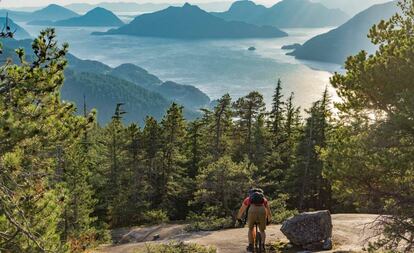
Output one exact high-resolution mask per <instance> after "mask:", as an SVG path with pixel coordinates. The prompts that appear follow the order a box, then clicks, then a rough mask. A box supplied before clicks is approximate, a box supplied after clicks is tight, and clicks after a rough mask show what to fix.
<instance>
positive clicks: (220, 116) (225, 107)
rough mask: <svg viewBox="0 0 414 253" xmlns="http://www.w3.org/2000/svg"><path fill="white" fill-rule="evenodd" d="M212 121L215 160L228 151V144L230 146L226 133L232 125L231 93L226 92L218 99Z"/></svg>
mask: <svg viewBox="0 0 414 253" xmlns="http://www.w3.org/2000/svg"><path fill="white" fill-rule="evenodd" d="M212 121H213V126H212V128H213V129H212V131H213V132H214V138H213V139H214V146H213V152H214V154H215V155H214V157H215V160H217V159H219V157H221V156H222V155H223V154H224V153H225V152H226V146H228V143H226V135H227V134H228V132H229V130H230V127H231V125H232V110H231V97H230V95H229V94H225V95H224V96H222V97H221V98H220V99H219V100H218V103H217V105H216V106H215V107H214V112H213V119H212Z"/></svg>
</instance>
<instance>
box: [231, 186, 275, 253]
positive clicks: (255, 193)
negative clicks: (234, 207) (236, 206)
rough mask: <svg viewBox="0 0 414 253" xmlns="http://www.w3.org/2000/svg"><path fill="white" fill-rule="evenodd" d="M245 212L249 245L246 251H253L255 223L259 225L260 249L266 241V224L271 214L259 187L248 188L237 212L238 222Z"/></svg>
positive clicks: (268, 222)
mask: <svg viewBox="0 0 414 253" xmlns="http://www.w3.org/2000/svg"><path fill="white" fill-rule="evenodd" d="M244 213H246V214H247V224H248V228H249V230H248V239H249V246H247V251H249V252H253V250H254V246H253V243H254V226H255V224H258V225H259V230H260V235H261V237H262V245H260V247H262V249H263V250H264V248H265V247H264V246H265V241H266V232H265V231H266V225H268V224H270V221H271V219H272V214H271V211H270V207H269V203H268V201H267V199H266V198H265V196H264V192H263V190H262V189H259V188H252V189H250V190H249V196H248V197H247V198H245V199H244V201H243V203H242V205H241V207H240V210H239V213H238V214H237V219H238V220H239V222H242V221H241V218H242V216H243V214H244Z"/></svg>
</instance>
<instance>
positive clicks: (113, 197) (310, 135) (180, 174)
mask: <svg viewBox="0 0 414 253" xmlns="http://www.w3.org/2000/svg"><path fill="white" fill-rule="evenodd" d="M401 7H402V9H403V14H396V15H395V16H394V17H393V18H392V19H390V20H389V21H383V22H381V23H380V24H379V25H376V26H374V27H373V28H372V29H371V30H370V33H369V37H370V38H371V39H372V41H373V42H374V43H375V44H376V45H377V46H378V48H379V50H378V51H377V52H375V53H374V54H373V55H368V54H367V53H366V52H364V51H361V52H360V53H358V54H357V55H355V56H351V57H349V58H348V60H347V61H346V63H345V70H346V71H345V73H343V74H339V73H336V74H335V75H334V76H333V77H332V78H331V83H332V85H333V86H334V87H335V88H336V90H337V92H338V95H339V96H340V97H341V98H342V101H341V102H340V103H336V104H335V105H333V104H332V102H331V101H330V98H329V96H328V93H327V92H326V91H325V92H324V93H323V94H321V97H320V99H319V100H318V101H315V102H314V103H313V105H312V106H311V108H306V115H305V116H304V117H302V116H301V115H302V114H301V113H300V112H301V109H300V108H298V107H297V106H296V105H295V100H294V95H293V94H292V95H290V96H289V97H284V96H282V89H283V83H282V82H281V81H279V82H275V89H274V96H273V102H272V105H270V108H271V109H270V110H268V111H267V110H266V109H265V108H266V107H265V103H264V101H263V96H262V95H261V94H260V93H258V92H255V91H252V92H250V93H249V94H246V95H245V96H243V97H241V98H238V99H233V98H231V97H230V96H229V95H228V94H224V95H223V96H222V97H221V98H220V99H219V100H218V101H217V104H216V105H215V106H214V108H211V109H204V110H203V111H202V115H201V116H200V117H199V118H197V119H195V120H185V118H184V116H183V107H182V106H179V105H177V104H176V103H172V104H170V105H169V108H168V110H167V111H166V113H165V114H164V115H163V116H162V118H161V119H160V120H157V119H155V118H154V117H153V116H151V115H148V117H147V118H146V119H145V124H142V125H139V124H136V123H125V120H124V119H125V117H127V115H128V113H129V112H128V111H126V110H125V109H124V106H123V105H122V104H113V105H111V103H112V102H111V101H108V100H105V101H107V102H108V108H110V107H112V108H113V113H112V117H111V120H110V122H109V123H108V124H106V125H99V124H97V122H96V113H98V114H99V111H98V112H96V111H95V110H91V111H88V110H84V109H83V108H82V106H80V107H79V108H78V110H80V111H81V112H83V113H82V114H81V115H79V114H76V113H75V112H76V107H75V106H74V105H73V104H71V103H67V102H64V101H62V100H61V92H62V85H63V82H64V78H65V68H66V65H67V61H66V58H65V56H66V54H67V45H62V46H60V45H59V44H57V43H56V35H55V32H54V30H53V29H47V30H45V31H43V32H42V33H41V34H40V35H39V37H38V38H36V39H35V40H34V42H33V45H32V48H33V53H34V54H33V57H30V58H28V59H27V60H26V59H25V53H24V50H23V49H18V50H16V55H17V57H16V60H17V62H16V61H15V62H14V63H13V62H11V61H6V62H5V63H3V65H2V66H1V68H0V113H1V118H0V140H1V141H0V207H1V209H0V250H1V251H2V252H3V251H4V252H28V253H29V252H59V253H60V252H84V251H85V250H86V249H88V248H91V247H94V246H96V245H98V244H100V243H104V242H109V241H110V238H109V229H113V228H117V227H122V226H132V225H145V224H154V223H160V222H165V221H168V220H171V221H182V220H186V221H187V222H188V223H190V227H189V229H194V230H197V229H203V230H206V229H221V228H224V227H231V226H234V222H235V213H236V211H237V209H238V207H239V206H240V203H241V201H242V199H243V198H244V197H245V196H246V194H247V190H248V189H249V187H252V186H260V187H262V188H263V189H264V190H265V192H266V195H267V196H268V198H269V200H270V206H271V207H272V209H273V212H274V222H280V221H281V220H283V219H284V218H286V217H287V216H288V215H290V214H292V213H294V212H296V211H306V210H316V209H329V210H330V211H331V212H370V213H376V214H380V215H381V216H380V218H379V219H377V221H376V222H375V224H373V225H376V226H377V228H378V232H379V233H382V235H383V236H381V237H380V238H377V239H378V240H377V241H376V243H373V244H371V245H369V246H368V247H367V248H369V250H371V251H372V252H374V251H375V250H386V251H388V250H391V252H412V249H413V247H414V239H413V238H414V229H413V227H414V199H413V195H412V193H413V192H414V184H413V182H414V176H413V175H414V171H413V168H414V164H413V161H414V159H413V157H414V120H413V119H414V98H413V96H412V94H413V93H414V85H413V80H414V65H413V64H412V62H413V61H414V35H413V34H414V33H413V27H414V12H413V11H412V10H413V9H414V3H413V2H412V1H406V2H405V3H403V4H401ZM2 41H4V40H3V39H2ZM66 73H67V75H68V77H67V78H69V79H70V78H71V77H70V72H66ZM92 77H93V75H91V74H85V75H84V76H82V77H81V78H84V79H87V80H88V79H91V78H92ZM73 78H74V82H77V80H76V78H79V77H73ZM111 78H116V77H110V78H108V79H105V80H102V82H110V83H112V79H111ZM125 82H127V81H125ZM123 85H125V86H126V85H127V84H123ZM91 87H92V88H96V89H98V88H99V87H93V86H91ZM85 88H88V87H85ZM136 89H139V87H138V86H137V87H136ZM103 99H107V98H103ZM154 99H155V97H154ZM333 106H335V110H336V111H337V112H335V113H333V111H334V110H333V109H334V108H333ZM108 110H109V109H108Z"/></svg>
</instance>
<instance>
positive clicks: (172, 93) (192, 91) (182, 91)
mask: <svg viewBox="0 0 414 253" xmlns="http://www.w3.org/2000/svg"><path fill="white" fill-rule="evenodd" d="M151 90H153V91H156V92H158V93H160V94H161V95H163V96H164V97H167V98H168V97H169V98H173V101H174V102H176V103H178V104H181V105H183V106H184V107H186V108H201V107H206V106H207V105H208V104H209V103H210V98H209V97H208V96H207V95H206V94H204V93H203V92H202V91H200V90H199V89H197V88H196V87H194V86H191V85H182V84H178V83H175V82H171V81H167V82H165V83H163V84H161V85H159V86H153V87H152V88H151Z"/></svg>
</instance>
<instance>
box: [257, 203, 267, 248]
mask: <svg viewBox="0 0 414 253" xmlns="http://www.w3.org/2000/svg"><path fill="white" fill-rule="evenodd" d="M258 220H259V230H260V235H261V236H262V244H263V245H265V243H266V209H265V208H264V207H260V208H259V211H258Z"/></svg>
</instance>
